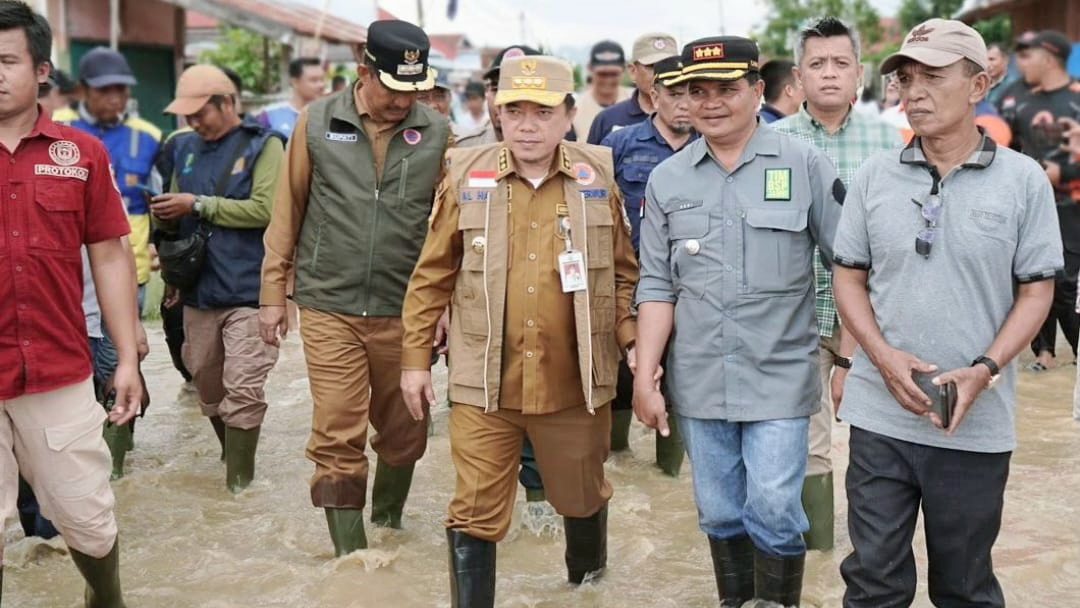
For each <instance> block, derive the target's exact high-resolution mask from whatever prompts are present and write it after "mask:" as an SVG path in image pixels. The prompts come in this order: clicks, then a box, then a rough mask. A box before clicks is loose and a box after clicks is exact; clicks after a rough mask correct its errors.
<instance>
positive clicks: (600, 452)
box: [446, 403, 612, 542]
mask: <svg viewBox="0 0 1080 608" xmlns="http://www.w3.org/2000/svg"><path fill="white" fill-rule="evenodd" d="M525 437H528V438H529V441H531V442H532V445H533V451H534V452H535V454H536V463H537V464H538V465H539V468H540V478H541V479H542V480H543V482H544V491H545V492H546V493H547V500H548V502H550V503H551V505H552V506H553V507H555V510H556V511H558V512H559V514H560V515H563V516H566V517H589V516H591V515H593V514H595V513H596V512H597V511H599V510H600V509H601V508H603V506H604V505H606V504H607V502H608V500H610V499H611V495H612V489H611V484H610V483H608V481H607V479H605V478H604V461H605V460H607V457H608V453H609V452H610V450H611V407H610V405H607V406H604V407H601V408H597V409H596V413H595V414H590V413H589V412H588V410H586V409H585V407H572V408H569V409H565V410H563V411H561V412H555V413H554V414H540V415H525V414H522V413H521V412H519V411H512V410H499V411H495V412H491V413H489V414H485V413H484V410H483V408H480V407H476V406H472V405H462V404H456V403H455V404H454V405H453V407H452V408H451V410H450V455H451V457H452V458H453V460H454V469H455V470H456V471H457V485H456V488H455V490H454V498H453V500H452V501H451V502H450V515H449V519H448V520H447V522H446V527H447V528H450V529H454V530H461V531H462V532H464V533H466V534H468V535H469V536H473V537H475V538H479V539H482V540H488V541H492V542H498V541H500V540H502V539H503V537H505V536H506V533H507V531H509V529H510V518H511V516H512V515H513V512H514V494H515V492H517V473H518V465H519V464H520V462H519V461H520V459H521V444H522V440H524V439H525Z"/></svg>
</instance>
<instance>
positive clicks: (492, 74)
mask: <svg viewBox="0 0 1080 608" xmlns="http://www.w3.org/2000/svg"><path fill="white" fill-rule="evenodd" d="M539 54H540V51H538V50H536V49H534V48H532V47H531V46H525V45H521V44H515V45H514V46H508V47H506V48H505V49H503V50H501V51H499V54H498V55H496V56H495V61H492V62H491V67H490V68H488V71H487V72H484V80H494V81H496V82H498V80H499V66H501V65H502V62H503V60H504V59H513V58H514V57H531V56H533V55H539Z"/></svg>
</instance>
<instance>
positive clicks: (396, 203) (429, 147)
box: [293, 89, 450, 317]
mask: <svg viewBox="0 0 1080 608" xmlns="http://www.w3.org/2000/svg"><path fill="white" fill-rule="evenodd" d="M449 134H450V124H449V122H447V120H446V119H445V118H444V117H442V116H441V115H440V114H438V113H436V112H435V111H433V110H431V109H429V108H428V107H427V106H425V105H423V104H420V103H417V104H416V105H415V106H414V107H413V109H412V111H411V112H410V113H409V116H408V117H407V118H406V119H405V120H403V121H402V122H401V124H399V125H398V126H397V128H396V130H395V131H394V133H393V135H392V136H391V139H390V145H389V149H388V150H387V155H386V163H385V165H384V167H383V175H382V181H381V183H380V182H379V181H378V180H377V178H376V171H375V157H374V155H373V153H372V148H371V142H370V141H369V140H368V138H367V135H366V134H365V132H364V128H363V125H362V124H361V122H360V115H359V114H358V113H357V111H356V105H355V102H354V98H353V90H352V89H347V90H345V91H342V92H341V93H337V94H334V95H330V96H329V97H325V98H323V99H321V100H318V101H315V102H314V103H312V104H311V105H310V106H308V128H307V147H308V153H309V154H310V156H311V165H312V166H311V185H310V189H309V191H308V206H307V213H306V215H305V217H304V222H303V226H302V227H301V229H300V238H299V242H298V243H297V249H296V289H295V292H294V296H293V297H294V299H295V300H296V302H297V303H298V304H300V305H301V306H307V307H310V308H315V309H318V310H322V311H326V312H336V313H342V314H347V315H354V316H362V317H400V316H401V304H402V301H403V300H404V299H405V288H406V287H407V286H408V283H409V276H410V275H411V274H412V271H413V267H414V266H415V265H416V259H417V258H418V257H419V256H420V248H421V247H422V246H423V244H424V238H425V237H426V236H427V228H428V216H429V215H430V214H431V204H432V200H433V196H434V192H435V186H436V181H437V180H438V179H439V175H440V171H441V169H442V163H443V154H444V153H445V151H446V147H447V141H448V138H449ZM296 144H299V142H296ZM296 144H294V145H296Z"/></svg>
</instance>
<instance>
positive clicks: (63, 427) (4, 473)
mask: <svg viewBox="0 0 1080 608" xmlns="http://www.w3.org/2000/svg"><path fill="white" fill-rule="evenodd" d="M105 418H106V415H105V410H104V409H103V408H102V407H101V404H99V403H98V402H97V400H96V399H95V398H94V383H93V380H91V379H90V378H87V379H86V380H84V381H82V382H80V383H78V384H73V385H71V386H65V387H64V388H60V389H57V390H54V391H50V392H48V393H40V394H36V395H23V396H21V397H16V398H15V399H11V400H8V401H0V522H3V521H4V520H5V519H6V518H7V517H8V516H11V515H14V514H15V499H16V496H17V495H18V492H19V481H18V476H19V474H20V473H21V474H22V476H23V477H24V478H25V479H26V481H27V482H28V483H29V484H30V487H32V488H33V489H34V495H35V496H36V497H37V500H38V504H39V505H41V514H42V515H43V516H44V517H45V518H47V519H49V520H50V521H52V523H53V525H55V526H56V529H57V530H58V531H59V532H60V534H61V535H62V536H63V537H64V542H66V543H67V544H68V546H69V547H71V548H73V549H76V550H77V551H81V552H82V553H85V554H87V555H89V556H91V557H95V558H100V557H104V556H105V555H107V554H108V553H109V551H111V550H112V548H113V545H114V544H115V543H116V518H115V516H114V514H113V506H114V503H115V499H114V498H113V492H112V488H111V487H109V473H110V472H111V471H112V457H111V456H110V455H109V448H108V446H106V445H105V440H104V439H103V438H102V435H101V428H102V425H103V424H104V422H105ZM2 554H3V543H2V542H0V555H2Z"/></svg>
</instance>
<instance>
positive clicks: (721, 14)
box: [717, 0, 727, 36]
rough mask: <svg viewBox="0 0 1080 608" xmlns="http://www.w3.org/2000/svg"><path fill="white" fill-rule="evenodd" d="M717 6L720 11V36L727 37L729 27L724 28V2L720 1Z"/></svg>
mask: <svg viewBox="0 0 1080 608" xmlns="http://www.w3.org/2000/svg"><path fill="white" fill-rule="evenodd" d="M717 5H718V8H719V9H720V35H721V36H727V27H725V26H724V0H718V2H717Z"/></svg>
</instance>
